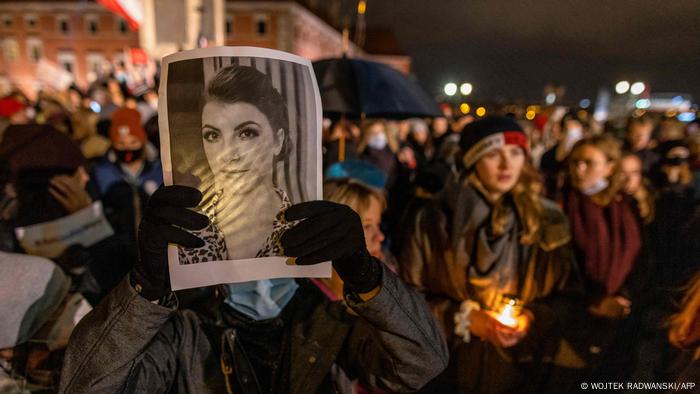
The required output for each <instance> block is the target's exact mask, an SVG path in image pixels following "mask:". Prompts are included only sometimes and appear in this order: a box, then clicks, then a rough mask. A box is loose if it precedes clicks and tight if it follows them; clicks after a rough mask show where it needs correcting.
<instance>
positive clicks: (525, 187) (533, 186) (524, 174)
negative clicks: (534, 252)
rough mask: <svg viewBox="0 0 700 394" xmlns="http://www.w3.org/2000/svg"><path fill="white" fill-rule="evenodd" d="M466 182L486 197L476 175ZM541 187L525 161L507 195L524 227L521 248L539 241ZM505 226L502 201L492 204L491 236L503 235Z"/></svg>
mask: <svg viewBox="0 0 700 394" xmlns="http://www.w3.org/2000/svg"><path fill="white" fill-rule="evenodd" d="M467 179H468V181H469V183H471V184H472V185H473V186H474V187H475V188H476V189H477V190H479V191H480V192H481V193H482V194H484V195H488V192H487V191H486V189H485V187H484V184H483V183H482V181H481V180H480V179H479V177H478V176H477V175H476V171H472V172H471V173H470V174H469V176H468V177H467ZM540 185H541V178H540V174H539V173H538V172H537V170H536V169H535V168H534V167H533V165H532V164H531V163H530V161H529V160H528V161H526V162H525V164H524V165H523V169H522V171H521V172H520V177H519V178H518V182H516V184H515V186H514V187H513V189H512V190H511V191H510V193H509V194H510V195H511V196H512V198H513V203H514V205H515V210H516V212H517V214H518V218H520V222H521V224H522V226H523V232H522V234H521V235H520V243H521V244H523V245H532V244H534V243H535V242H537V241H538V240H539V234H540V228H541V227H542V212H543V207H542V201H541V200H540V190H541V187H540ZM507 222H508V209H507V206H506V205H505V204H504V199H503V198H500V199H499V200H498V201H496V202H495V203H494V205H493V211H492V214H491V231H493V234H494V235H496V236H500V235H503V234H504V233H505V226H506V224H507Z"/></svg>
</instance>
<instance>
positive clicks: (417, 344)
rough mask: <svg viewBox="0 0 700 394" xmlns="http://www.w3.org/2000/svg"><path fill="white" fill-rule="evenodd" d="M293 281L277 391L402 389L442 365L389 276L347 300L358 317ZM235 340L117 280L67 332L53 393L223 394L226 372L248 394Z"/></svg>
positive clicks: (442, 351)
mask: <svg viewBox="0 0 700 394" xmlns="http://www.w3.org/2000/svg"><path fill="white" fill-rule="evenodd" d="M299 282H300V284H301V286H300V288H299V289H298V290H297V292H296V294H295V296H294V298H293V299H292V301H291V302H290V304H289V305H288V307H289V306H292V307H293V310H292V311H291V312H290V311H288V308H285V310H284V311H283V312H282V314H283V315H284V314H287V315H290V316H291V317H290V318H289V319H288V320H286V321H285V323H284V324H285V325H286V327H287V330H286V331H285V332H286V334H285V335H286V336H287V339H288V340H282V341H281V342H282V343H285V342H286V343H289V348H288V349H286V350H284V349H283V350H282V351H283V353H286V357H284V358H283V360H284V361H283V364H282V368H283V371H282V376H286V378H284V380H285V382H283V385H282V387H284V388H285V390H281V391H282V392H289V393H333V392H348V388H349V379H354V378H359V379H360V380H361V381H363V382H366V383H367V384H369V385H374V386H378V387H383V388H387V389H390V390H393V391H398V392H401V391H410V390H416V389H418V388H420V387H421V386H423V385H424V384H425V383H426V382H428V381H429V380H430V379H432V378H433V377H434V376H436V375H437V374H438V373H440V372H441V371H442V370H443V369H444V368H445V366H446V365H447V349H446V347H445V344H444V340H443V338H442V336H441V334H440V332H439V330H438V328H437V325H436V324H435V322H434V321H433V319H432V318H431V316H430V312H429V310H428V309H427V307H426V306H425V303H424V301H423V300H422V298H421V297H420V295H419V294H418V293H416V292H415V291H413V290H411V289H409V288H408V287H407V286H405V285H404V284H403V283H402V282H401V281H400V280H399V279H398V278H397V277H396V276H395V275H394V274H392V273H391V272H390V271H388V270H387V269H384V271H383V278H382V284H381V290H380V292H379V293H378V294H377V295H376V296H375V297H374V298H372V299H370V300H368V301H366V302H362V301H360V300H359V299H358V298H357V296H354V295H352V294H347V295H346V302H347V304H348V305H349V306H350V307H351V308H352V310H353V311H354V312H355V313H356V314H357V315H358V316H355V315H353V314H350V313H348V311H347V310H346V309H345V307H344V306H343V305H342V304H341V303H339V302H335V303H333V302H331V301H329V300H328V299H327V298H326V297H325V296H324V295H323V294H322V293H321V291H320V290H318V288H316V287H315V286H313V285H312V284H310V283H308V281H299ZM222 307H226V306H225V304H222ZM238 334H239V332H237V330H235V329H233V328H231V327H230V326H226V325H224V324H222V323H221V321H218V322H217V321H216V319H214V320H212V319H210V318H209V317H208V316H207V314H200V313H195V312H194V311H192V310H182V311H178V310H177V309H176V308H175V307H165V306H160V305H156V304H154V303H151V302H148V301H147V300H146V299H144V298H142V297H141V296H139V295H138V294H137V293H136V292H135V291H134V290H133V288H132V287H131V285H130V284H129V281H128V280H124V281H123V282H122V283H121V284H120V285H119V286H118V287H117V288H116V289H115V290H114V291H113V292H112V293H111V294H110V295H109V296H108V297H107V298H106V299H105V301H104V302H103V303H102V304H100V305H99V306H98V307H97V308H96V309H95V310H94V311H93V312H92V313H90V314H89V315H88V316H86V317H85V318H84V319H83V320H82V321H81V322H80V324H79V325H78V327H77V328H76V330H75V332H74V333H73V336H72V338H71V342H70V344H69V348H68V351H67V353H66V358H65V364H64V365H65V366H64V369H63V374H62V378H61V390H60V392H62V393H71V394H73V393H117V392H119V393H124V392H126V393H131V392H138V393H145V392H147V393H225V392H227V391H229V390H227V388H226V380H225V377H224V373H223V372H222V371H226V372H227V373H228V375H227V376H228V378H229V384H230V386H231V388H232V390H231V391H233V392H237V393H256V392H258V391H257V388H256V384H255V382H256V381H257V379H258V378H257V377H256V375H255V372H254V371H253V369H252V368H251V367H250V365H251V363H250V362H249V361H248V360H249V357H246V355H245V353H246V351H245V349H242V345H241V341H238V340H237V338H238V336H239V335H238ZM247 353H248V355H249V356H251V355H253V356H254V355H255V354H252V353H253V352H252V351H250V349H248V352H247ZM229 367H230V369H228V368H229ZM272 385H273V386H274V384H272ZM278 387H279V386H278Z"/></svg>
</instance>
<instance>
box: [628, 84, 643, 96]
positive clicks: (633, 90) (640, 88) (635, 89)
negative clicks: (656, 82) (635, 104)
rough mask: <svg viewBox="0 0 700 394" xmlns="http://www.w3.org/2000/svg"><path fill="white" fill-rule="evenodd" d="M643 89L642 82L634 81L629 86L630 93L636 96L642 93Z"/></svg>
mask: <svg viewBox="0 0 700 394" xmlns="http://www.w3.org/2000/svg"><path fill="white" fill-rule="evenodd" d="M644 89H646V86H644V82H635V83H633V84H632V87H630V93H632V94H633V95H635V96H636V95H639V94H642V92H643V91H644Z"/></svg>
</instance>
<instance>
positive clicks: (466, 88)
mask: <svg viewBox="0 0 700 394" xmlns="http://www.w3.org/2000/svg"><path fill="white" fill-rule="evenodd" d="M472 89H473V86H472V84H470V83H469V82H465V83H463V84H461V85H460V86H459V92H460V93H462V95H463V96H469V95H470V94H471V92H472Z"/></svg>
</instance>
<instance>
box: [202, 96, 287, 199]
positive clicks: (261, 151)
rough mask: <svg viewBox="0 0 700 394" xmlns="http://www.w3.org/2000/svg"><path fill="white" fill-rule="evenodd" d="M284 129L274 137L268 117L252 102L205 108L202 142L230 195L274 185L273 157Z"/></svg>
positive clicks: (217, 103) (220, 183) (210, 104)
mask: <svg viewBox="0 0 700 394" xmlns="http://www.w3.org/2000/svg"><path fill="white" fill-rule="evenodd" d="M283 132H284V131H283V130H282V129H280V130H276V131H274V133H276V134H277V138H275V137H274V134H273V130H272V126H271V125H270V122H269V120H268V119H267V116H265V114H263V113H262V112H260V110H259V109H258V108H257V107H255V106H254V105H252V104H248V103H243V102H239V103H233V104H229V103H223V102H220V101H210V102H208V103H207V104H206V105H205V106H204V109H203V110H202V140H203V141H202V143H203V145H204V154H205V155H206V156H207V161H208V162H209V167H210V168H211V170H212V172H213V173H214V177H215V180H216V184H217V187H220V188H223V189H224V192H225V193H226V194H228V195H240V194H248V193H250V192H251V191H252V190H254V189H255V188H256V187H257V186H261V185H272V165H273V157H274V156H275V155H276V154H279V153H280V150H281V148H282V141H283Z"/></svg>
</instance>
